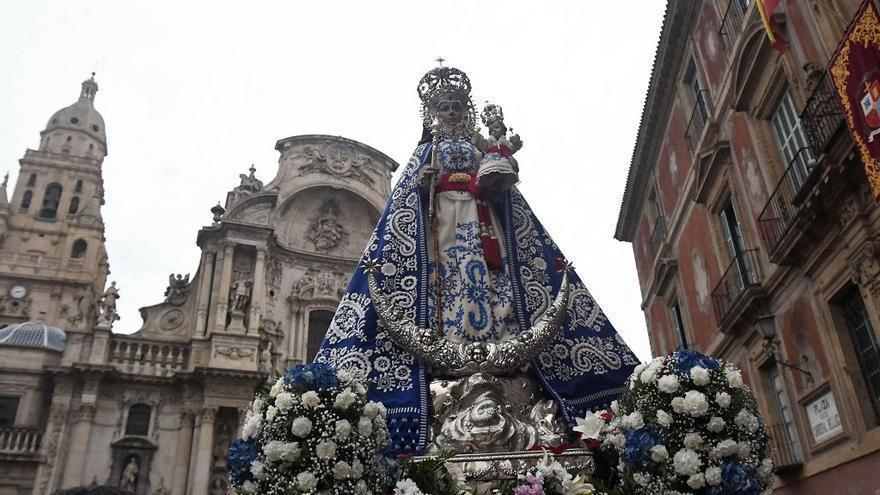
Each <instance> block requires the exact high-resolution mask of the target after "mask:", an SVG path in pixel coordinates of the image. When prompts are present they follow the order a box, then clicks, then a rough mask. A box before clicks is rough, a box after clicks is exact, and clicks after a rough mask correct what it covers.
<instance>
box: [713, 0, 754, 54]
mask: <svg viewBox="0 0 880 495" xmlns="http://www.w3.org/2000/svg"><path fill="white" fill-rule="evenodd" d="M746 9H748V2H747V1H744V0H729V1H728V2H727V9H725V11H724V18H723V19H721V29H719V30H718V34H719V35H721V39H722V40H723V41H724V48H725V49H726V50H727V53H730V52H732V51H733V46H734V45H735V44H736V40H737V39H739V35H740V33H742V30H743V19H744V18H745V15H746Z"/></svg>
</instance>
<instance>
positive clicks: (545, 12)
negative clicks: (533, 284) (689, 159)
mask: <svg viewBox="0 0 880 495" xmlns="http://www.w3.org/2000/svg"><path fill="white" fill-rule="evenodd" d="M664 8H665V2H663V1H661V0H650V1H648V0H645V1H640V2H637V3H633V4H628V7H627V8H625V9H622V8H621V6H620V4H619V3H617V2H600V1H593V0H590V1H567V2H534V1H531V2H518V1H505V2H495V1H474V0H470V1H444V2H414V1H405V2H404V1H400V2H378V1H372V2H370V1H357V2H355V1H352V2H333V1H309V2H301V1H285V2H262V1H261V2H242V1H238V2H219V1H211V2H207V1H206V2H182V1H157V0H151V1H149V2H134V1H107V2H98V1H79V0H76V1H74V0H70V1H55V2H48V1H26V2H25V1H17V2H12V1H5V2H4V5H3V9H2V11H3V13H2V15H0V64H2V67H3V73H4V77H2V78H0V130H2V132H0V159H2V161H3V164H5V165H4V167H3V168H5V169H7V170H8V171H9V172H10V173H11V175H12V177H11V178H10V184H14V183H15V178H16V175H17V173H18V159H19V158H21V157H22V156H23V154H24V151H25V149H27V148H36V147H37V145H38V139H39V132H40V130H42V129H43V128H44V126H45V125H46V122H47V121H48V119H49V117H50V116H51V115H52V114H53V113H54V112H55V111H56V110H58V109H60V108H62V107H64V106H67V105H69V104H71V103H73V102H74V101H75V100H76V99H77V97H78V95H79V90H80V82H82V81H83V80H84V79H86V78H87V77H88V75H89V73H90V72H91V71H92V70H96V71H97V76H96V80H97V81H98V84H99V86H100V90H99V91H98V95H97V98H96V101H95V106H96V107H97V108H98V110H99V111H100V112H101V113H102V114H103V116H104V119H105V121H106V127H107V139H108V149H109V155H108V156H107V158H106V159H105V161H104V185H105V189H106V202H107V203H106V205H105V206H104V209H103V215H104V219H105V221H106V227H107V228H106V237H107V250H108V252H109V256H110V268H111V275H110V279H111V280H116V281H118V285H119V287H120V289H121V294H122V298H121V300H120V301H119V304H120V310H121V313H122V320H121V321H119V322H118V323H117V324H116V326H115V329H116V330H117V331H121V332H125V333H130V332H133V331H135V330H137V329H138V328H139V327H140V323H141V319H140V316H139V315H138V311H137V308H139V307H141V306H148V305H152V304H155V303H157V302H160V301H161V300H162V294H163V292H164V290H165V287H166V285H167V282H168V274H169V273H171V272H181V273H188V272H191V273H194V272H195V270H196V268H197V264H198V257H199V250H198V248H197V246H196V244H195V240H196V233H197V232H198V229H199V228H200V227H202V226H204V225H207V224H209V223H210V221H211V214H210V212H209V209H210V208H211V206H213V205H214V204H216V203H217V201H220V200H223V199H224V198H225V196H226V192H227V191H228V190H229V189H231V188H232V187H234V186H235V185H237V184H238V174H239V173H242V172H246V170H247V168H248V167H249V166H250V164H251V163H253V164H255V165H256V167H257V176H258V177H259V178H260V179H262V180H263V181H264V182H268V181H269V180H270V179H271V178H272V177H274V175H275V171H276V169H277V159H278V154H277V152H276V151H275V150H274V145H275V141H276V140H278V139H280V138H284V137H288V136H294V135H298V134H332V135H341V136H344V137H347V138H350V139H354V140H357V141H361V142H363V143H366V144H368V145H370V146H373V147H375V148H377V149H379V150H381V151H383V152H385V153H386V154H388V155H389V156H391V157H392V158H394V159H395V160H397V161H398V162H400V163H405V162H406V160H407V159H408V158H409V155H410V154H411V153H412V149H413V148H414V146H415V145H416V141H417V139H418V138H419V135H420V130H421V128H420V123H419V100H418V97H417V95H416V91H415V88H416V84H417V83H418V80H419V78H421V76H422V75H423V74H424V73H425V72H426V71H427V70H429V69H430V68H431V67H433V66H434V65H436V64H435V63H434V62H433V60H434V59H435V58H437V57H438V56H443V57H444V58H446V59H447V60H448V62H447V65H453V66H455V67H458V68H460V69H462V70H464V71H465V72H467V73H468V75H469V76H470V79H471V82H472V83H473V86H474V101H475V102H477V103H478V105H482V103H483V102H484V101H485V100H486V99H490V100H491V101H493V102H494V103H498V104H501V105H502V106H503V107H504V114H505V117H506V122H507V123H508V125H509V126H511V127H513V128H514V130H515V131H516V132H518V133H519V134H521V135H522V137H523V140H524V141H525V147H524V148H523V150H522V151H521V152H520V153H519V154H518V155H517V159H518V161H519V163H520V168H521V173H520V178H521V180H522V184H521V185H520V189H521V190H522V191H523V193H524V195H525V196H526V198H527V199H528V201H529V202H530V203H531V205H532V207H533V209H534V210H535V212H536V213H537V215H538V218H539V219H540V220H541V221H542V223H543V224H544V226H545V227H546V228H547V229H548V231H549V232H550V234H551V235H552V236H553V237H554V239H555V240H556V242H557V244H559V246H560V247H561V248H562V249H563V251H564V252H565V253H566V256H567V257H568V258H569V259H571V260H572V261H573V262H574V263H575V266H576V268H577V270H578V273H579V274H580V276H581V277H582V278H583V279H584V280H585V282H586V283H587V286H588V287H589V288H590V290H591V292H592V293H593V296H594V297H595V298H596V299H597V301H598V302H599V304H600V305H601V306H602V308H603V309H604V310H605V312H606V313H607V314H608V316H609V318H610V319H611V321H612V323H613V324H614V325H615V326H616V327H617V329H618V330H619V331H620V332H621V334H622V335H623V336H624V338H625V339H626V340H627V342H628V343H629V344H630V346H631V347H633V349H634V350H635V351H636V353H637V354H638V355H639V356H640V357H641V358H643V359H645V358H647V357H648V356H649V354H650V350H649V346H648V338H647V334H646V330H645V319H644V316H643V313H642V311H641V309H640V300H641V298H640V294H639V289H638V279H637V278H636V272H635V264H634V261H633V255H632V247H631V245H630V244H628V243H622V242H619V241H616V240H614V239H613V233H614V227H615V223H616V221H617V213H618V209H619V206H620V198H621V196H622V194H623V189H624V185H625V181H626V173H627V169H628V167H629V161H630V156H631V154H632V149H633V143H634V139H635V136H636V132H637V128H638V122H639V117H640V114H641V108H642V105H643V101H644V95H645V91H646V88H647V85H648V79H649V77H650V72H651V63H652V60H653V56H654V50H655V45H656V41H657V38H658V35H659V31H660V24H661V21H662V15H663V10H664ZM0 173H2V169H0ZM394 179H395V180H396V179H397V175H395V177H394ZM9 194H10V195H11V194H12V191H11V190H10V191H9Z"/></svg>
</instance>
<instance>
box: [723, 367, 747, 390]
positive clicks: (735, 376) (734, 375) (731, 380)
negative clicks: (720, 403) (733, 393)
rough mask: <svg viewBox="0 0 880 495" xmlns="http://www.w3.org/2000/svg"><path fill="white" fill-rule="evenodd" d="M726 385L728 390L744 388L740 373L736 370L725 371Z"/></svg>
mask: <svg viewBox="0 0 880 495" xmlns="http://www.w3.org/2000/svg"><path fill="white" fill-rule="evenodd" d="M726 376H727V384H728V385H729V386H730V388H741V387H743V386H744V384H743V377H742V373H740V371H739V370H738V369H736V368H733V369H729V370H727V373H726Z"/></svg>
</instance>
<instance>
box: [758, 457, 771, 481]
mask: <svg viewBox="0 0 880 495" xmlns="http://www.w3.org/2000/svg"><path fill="white" fill-rule="evenodd" d="M758 473H759V474H760V475H761V476H762V477H764V478H766V477H768V476H770V474H771V473H773V461H772V460H770V459H769V458H765V459H763V460H762V461H761V467H759V468H758Z"/></svg>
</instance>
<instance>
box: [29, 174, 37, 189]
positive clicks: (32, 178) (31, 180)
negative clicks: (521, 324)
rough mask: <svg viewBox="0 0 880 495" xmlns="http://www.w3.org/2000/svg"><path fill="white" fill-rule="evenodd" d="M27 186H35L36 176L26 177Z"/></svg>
mask: <svg viewBox="0 0 880 495" xmlns="http://www.w3.org/2000/svg"><path fill="white" fill-rule="evenodd" d="M27 185H28V187H33V186H36V185H37V174H31V176H30V177H28V183H27Z"/></svg>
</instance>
